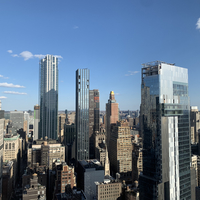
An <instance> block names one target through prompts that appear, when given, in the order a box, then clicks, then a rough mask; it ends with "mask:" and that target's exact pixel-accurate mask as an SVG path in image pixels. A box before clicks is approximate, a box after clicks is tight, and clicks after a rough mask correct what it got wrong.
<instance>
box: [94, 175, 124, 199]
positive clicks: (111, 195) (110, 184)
mask: <svg viewBox="0 0 200 200" xmlns="http://www.w3.org/2000/svg"><path fill="white" fill-rule="evenodd" d="M95 185H96V199H97V200H107V199H109V200H116V199H121V198H120V197H121V193H122V183H121V182H117V181H115V180H112V179H109V178H107V177H106V178H105V179H104V181H103V182H95Z"/></svg>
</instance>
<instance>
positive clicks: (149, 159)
mask: <svg viewBox="0 0 200 200" xmlns="http://www.w3.org/2000/svg"><path fill="white" fill-rule="evenodd" d="M141 75H142V76H141V77H142V84H141V108H140V119H141V120H140V125H141V136H142V140H143V172H142V173H140V178H139V189H140V200H146V199H148V200H149V199H152V200H153V199H171V200H172V199H177V200H182V199H191V175H190V126H189V125H190V121H189V120H190V106H189V97H188V70H187V69H185V68H181V67H177V66H175V65H174V64H168V63H165V62H161V61H156V62H150V63H146V64H143V67H142V74H141Z"/></svg>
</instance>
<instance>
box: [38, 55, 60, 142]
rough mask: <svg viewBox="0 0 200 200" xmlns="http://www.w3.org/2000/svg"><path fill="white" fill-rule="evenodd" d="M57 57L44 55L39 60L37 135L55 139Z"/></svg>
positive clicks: (56, 121) (56, 120)
mask: <svg viewBox="0 0 200 200" xmlns="http://www.w3.org/2000/svg"><path fill="white" fill-rule="evenodd" d="M57 123H58V58H56V57H55V56H53V55H46V57H45V58H44V59H41V60H40V124H39V134H38V137H39V139H40V138H44V137H45V136H47V137H48V138H51V139H57Z"/></svg>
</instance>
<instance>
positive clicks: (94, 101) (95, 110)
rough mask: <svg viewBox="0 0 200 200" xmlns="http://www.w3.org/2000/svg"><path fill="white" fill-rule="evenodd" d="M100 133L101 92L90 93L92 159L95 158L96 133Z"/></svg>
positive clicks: (91, 91)
mask: <svg viewBox="0 0 200 200" xmlns="http://www.w3.org/2000/svg"><path fill="white" fill-rule="evenodd" d="M97 131H99V90H90V91H89V140H90V151H89V152H90V159H93V158H95V137H94V133H95V132H97Z"/></svg>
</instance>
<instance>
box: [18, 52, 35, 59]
mask: <svg viewBox="0 0 200 200" xmlns="http://www.w3.org/2000/svg"><path fill="white" fill-rule="evenodd" d="M19 55H20V56H21V57H23V58H24V60H28V59H30V58H33V54H32V53H31V52H30V51H22V52H21V53H20V54H19Z"/></svg>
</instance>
